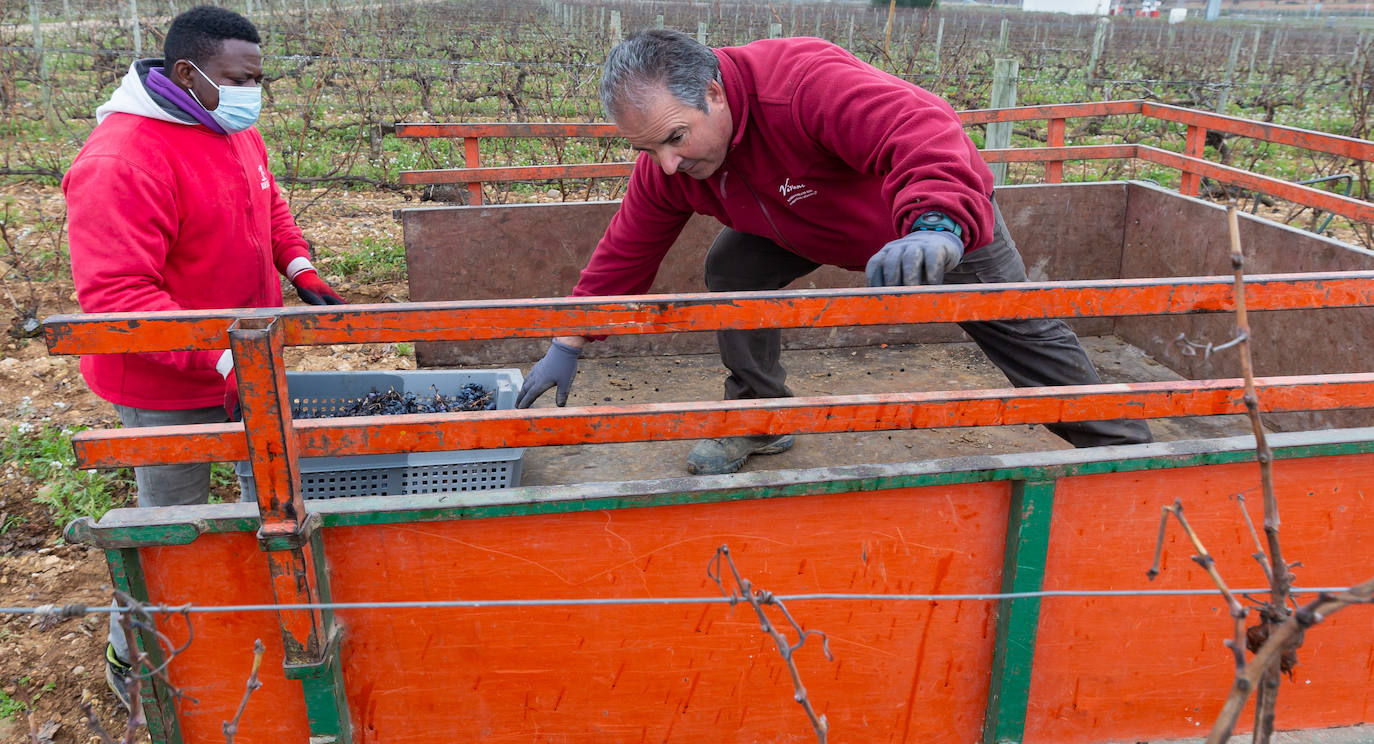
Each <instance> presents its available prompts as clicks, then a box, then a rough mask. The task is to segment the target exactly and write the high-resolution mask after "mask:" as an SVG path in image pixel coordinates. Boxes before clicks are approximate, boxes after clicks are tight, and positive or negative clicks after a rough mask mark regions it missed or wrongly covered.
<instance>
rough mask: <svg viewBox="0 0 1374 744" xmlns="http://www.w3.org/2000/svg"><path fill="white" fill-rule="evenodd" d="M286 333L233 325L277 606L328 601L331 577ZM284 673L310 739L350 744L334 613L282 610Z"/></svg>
mask: <svg viewBox="0 0 1374 744" xmlns="http://www.w3.org/2000/svg"><path fill="white" fill-rule="evenodd" d="M284 337H285V334H284V333H283V331H282V327H281V325H280V324H279V323H277V322H276V320H275V319H273V318H253V319H241V320H238V321H235V322H234V324H233V325H231V326H230V327H229V345H230V348H231V349H233V352H234V370H235V374H236V375H237V376H238V381H239V391H240V395H241V398H242V401H243V424H244V432H245V434H246V435H247V438H248V454H249V458H250V460H251V462H252V467H253V478H254V480H255V482H256V485H257V496H258V512H259V515H260V517H261V520H262V526H261V527H260V528H259V529H258V544H259V547H261V548H262V550H263V551H264V552H266V553H267V570H268V573H269V576H270V577H271V583H272V593H273V595H274V597H275V599H276V602H277V604H279V605H294V604H318V603H320V602H326V601H328V600H329V596H330V595H329V583H328V574H327V573H326V572H325V570H324V550H323V547H324V546H323V544H322V542H321V536H320V531H319V529H317V527H318V523H319V520H318V518H314V519H311V518H310V516H309V515H308V514H307V512H306V509H305V501H304V499H303V498H302V496H301V473H300V457H299V446H300V445H299V443H298V440H297V439H296V433H295V430H294V428H293V427H292V422H291V397H290V393H289V392H288V391H287V388H286V367H285V364H284V355H283V352H284V351H285V342H284ZM277 621H278V623H279V624H280V626H281V638H282V647H283V649H284V650H285V653H286V661H285V668H284V671H285V674H286V677H287V678H288V679H298V680H300V681H301V687H302V692H303V694H304V697H305V704H306V711H307V714H308V717H309V721H310V735H311V741H321V742H326V741H327V742H331V743H333V744H351V742H352V740H353V737H352V729H351V723H350V719H349V715H348V699H347V697H346V696H345V694H344V684H343V677H342V670H341V667H340V664H339V653H338V652H339V634H338V629H337V627H336V626H335V625H334V617H333V613H332V611H326V610H321V609H310V610H294V609H293V610H286V609H278V610H277Z"/></svg>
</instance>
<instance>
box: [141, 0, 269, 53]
mask: <svg viewBox="0 0 1374 744" xmlns="http://www.w3.org/2000/svg"><path fill="white" fill-rule="evenodd" d="M226 39H239V40H241V41H248V42H252V43H254V44H261V43H262V39H261V38H260V37H259V36H258V28H257V26H254V25H253V22H252V21H250V20H248V19H247V18H244V17H243V16H241V15H239V14H238V13H235V12H234V11H232V10H226V9H224V8H217V7H215V6H213V5H197V6H196V7H194V8H191V9H190V10H188V11H186V12H185V13H182V14H181V15H179V16H177V17H176V18H174V19H172V25H171V27H170V28H168V29H167V39H166V41H163V42H162V64H163V65H164V66H166V67H171V66H172V65H173V64H175V63H176V62H177V60H182V59H189V60H191V61H192V62H196V63H202V64H203V63H204V62H205V61H206V60H207V59H209V58H211V57H213V56H215V55H216V54H219V51H220V47H221V46H222V45H223V44H224V41H225V40H226Z"/></svg>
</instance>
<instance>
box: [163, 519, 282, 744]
mask: <svg viewBox="0 0 1374 744" xmlns="http://www.w3.org/2000/svg"><path fill="white" fill-rule="evenodd" d="M139 556H140V558H141V559H142V561H143V569H144V576H145V578H146V580H147V585H148V596H149V597H150V598H151V600H152V601H153V602H155V603H158V602H162V601H170V600H172V598H173V597H181V598H182V599H180V600H178V601H180V602H182V603H185V602H188V601H193V602H195V603H196V604H198V605H211V604H216V605H219V604H267V605H270V604H272V603H274V602H275V601H276V598H275V595H274V594H273V588H272V578H271V576H270V574H269V571H268V561H267V554H266V553H264V552H263V551H262V550H261V549H260V548H259V547H258V542H257V539H256V538H255V537H254V535H253V533H251V532H242V533H230V534H217V535H207V536H204V537H201V538H200V539H198V540H196V541H195V542H193V543H191V544H189V545H181V546H174V547H161V548H141V549H140V550H139ZM191 618H192V620H191V622H192V623H193V626H192V627H193V628H194V631H195V638H194V642H193V643H192V644H191V646H190V647H189V648H188V649H187V650H186V651H185V652H184V653H183V654H182V655H180V656H178V657H177V658H176V660H175V661H173V662H172V664H171V665H170V666H168V668H167V674H168V675H169V676H170V678H171V681H172V684H173V685H175V686H176V687H178V688H180V689H182V690H185V691H186V692H187V693H188V694H189V695H191V696H192V697H195V698H197V699H198V700H199V701H200V702H199V704H197V705H192V704H190V703H189V702H188V701H183V702H181V703H180V704H179V705H178V708H177V710H178V719H179V724H180V727H181V734H182V741H183V742H185V744H200V743H201V742H205V743H209V742H217V743H218V744H222V743H223V742H224V734H223V733H222V732H221V729H220V725H221V724H222V723H223V722H224V721H227V720H229V719H230V718H232V717H233V716H234V711H235V710H236V709H237V708H238V701H239V698H240V697H242V695H243V685H244V682H245V681H247V679H248V672H249V669H250V668H251V667H252V662H253V641H254V640H255V639H262V642H263V645H265V646H266V647H267V654H266V656H265V657H264V661H263V664H262V668H261V669H260V670H259V672H258V677H259V678H260V679H261V681H262V683H263V686H262V689H260V690H258V691H257V692H254V693H253V697H252V698H250V700H249V704H248V707H247V709H245V711H244V714H243V719H242V720H241V722H240V724H239V732H240V735H239V736H238V738H237V739H236V741H241V742H252V743H261V744H266V743H268V742H288V741H289V742H305V741H307V740H308V738H309V736H308V732H309V725H308V722H307V718H306V710H305V702H304V699H303V698H302V697H301V683H300V682H299V681H297V680H289V679H286V677H285V674H284V673H283V671H282V662H283V661H284V660H285V658H286V656H285V653H284V649H283V647H282V633H281V628H280V626H279V625H278V624H277V613H275V612H244V613H238V614H232V615H192V616H191ZM158 629H159V630H160V631H162V632H163V633H166V634H167V635H168V636H170V637H171V638H173V639H175V641H176V643H177V645H178V646H180V645H182V644H184V643H185V641H186V638H187V635H186V627H185V624H184V623H182V621H181V619H180V618H169V619H160V620H159V621H158ZM277 732H299V733H298V734H294V735H292V736H289V737H287V736H279V735H277Z"/></svg>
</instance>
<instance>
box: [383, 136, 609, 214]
mask: <svg viewBox="0 0 1374 744" xmlns="http://www.w3.org/2000/svg"><path fill="white" fill-rule="evenodd" d="M471 141H472V140H469V142H471ZM633 169H634V163H580V164H576V165H515V166H506V167H493V168H446V169H440V170H418V171H403V172H402V173H401V185H402V186H420V185H425V184H431V183H467V184H471V185H472V186H473V187H478V186H480V185H481V184H482V183H500V182H506V181H551V180H556V179H559V178H621V177H624V176H628V175H630V171H631V170H633ZM476 203H477V204H481V202H480V201H478V202H476Z"/></svg>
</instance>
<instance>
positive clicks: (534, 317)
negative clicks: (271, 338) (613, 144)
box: [44, 271, 1374, 354]
mask: <svg viewBox="0 0 1374 744" xmlns="http://www.w3.org/2000/svg"><path fill="white" fill-rule="evenodd" d="M1233 283H1234V279H1233V278H1232V277H1229V276H1215V277H1192V278H1180V279H1112V280H1092V281H1073V282H1036V283H1032V282H1027V283H1016V284H996V285H993V284H989V285H981V286H978V287H975V288H968V287H963V286H942V287H910V288H900V289H883V290H874V289H829V290H807V291H782V292H720V293H687V294H669V295H641V296H632V297H590V298H588V297H578V298H561V299H516V300H498V301H492V300H481V301H466V302H430V303H404V304H388V305H349V306H346V307H345V306H333V307H328V308H323V307H321V308H304V307H301V308H268V309H258V310H201V311H189V312H179V313H145V314H140V313H104V314H89V315H55V316H52V317H50V318H48V319H47V321H46V322H45V324H44V333H45V337H46V340H47V343H48V351H49V352H50V353H52V354H100V353H122V352H140V351H169V350H179V349H222V348H227V346H228V336H227V329H228V326H229V324H230V323H232V322H234V320H235V319H236V318H271V317H276V318H279V320H278V321H277V322H278V323H279V324H280V325H281V327H282V332H283V333H284V334H285V343H286V344H287V345H288V346H298V345H321V344H338V343H378V342H394V341H465V340H480V339H488V338H532V337H533V338H542V337H547V336H560V335H578V334H603V333H604V334H613V335H615V334H624V333H671V332H677V331H713V330H721V329H731V328H800V327H808V328H819V327H829V326H854V325H882V324H888V323H945V322H956V321H965V320H998V319H1009V318H1057V317H1104V316H1126V315H1173V314H1181V313H1197V312H1229V311H1231V310H1233V309H1234V303H1233V302H1232V299H1231V297H1232V293H1233V292H1234V287H1233ZM1246 304H1247V306H1248V307H1249V309H1251V310H1296V309H1303V308H1333V307H1360V306H1369V305H1374V272H1369V271H1366V272H1330V273H1313V274H1273V275H1255V276H1251V277H1247V279H1246Z"/></svg>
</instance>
